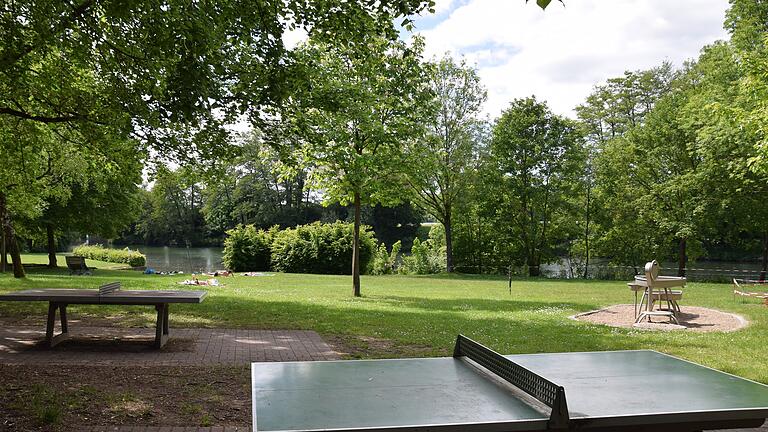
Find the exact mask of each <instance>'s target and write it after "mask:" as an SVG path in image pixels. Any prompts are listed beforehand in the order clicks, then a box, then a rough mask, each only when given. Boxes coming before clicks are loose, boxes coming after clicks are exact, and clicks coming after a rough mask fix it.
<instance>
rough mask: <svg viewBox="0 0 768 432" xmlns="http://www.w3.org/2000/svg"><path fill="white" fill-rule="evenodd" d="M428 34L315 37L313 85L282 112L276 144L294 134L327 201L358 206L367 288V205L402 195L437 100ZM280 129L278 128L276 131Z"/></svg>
mask: <svg viewBox="0 0 768 432" xmlns="http://www.w3.org/2000/svg"><path fill="white" fill-rule="evenodd" d="M422 47H423V42H422V41H421V40H420V39H416V40H415V42H414V43H413V44H412V45H410V46H409V45H407V44H405V43H404V42H391V41H388V40H386V39H371V40H370V41H369V42H368V43H367V44H366V46H365V47H363V48H356V47H348V48H344V49H339V48H336V47H334V46H332V45H328V44H324V43H319V42H312V41H311V42H310V43H309V44H307V45H305V46H304V47H303V49H302V50H301V54H300V55H301V56H302V63H305V64H307V65H309V67H308V68H307V70H306V74H307V76H306V77H307V79H306V85H305V86H303V87H302V88H300V89H297V91H296V92H295V93H294V94H292V95H291V98H290V99H289V100H288V101H287V103H286V104H285V105H284V109H283V110H282V111H281V112H280V115H281V119H282V124H281V127H280V128H279V131H280V133H281V135H282V136H279V137H278V138H277V139H278V141H277V142H276V145H280V144H284V143H285V142H286V141H287V140H291V139H293V140H294V142H293V143H292V144H291V145H292V146H294V147H293V148H294V149H295V151H294V158H295V159H296V160H297V161H299V162H300V163H301V164H302V165H304V166H306V167H307V168H308V169H309V175H308V178H307V180H308V183H309V184H310V185H311V186H312V187H313V188H315V189H318V190H321V191H323V196H324V199H325V202H326V203H332V202H339V203H341V204H352V205H353V206H354V247H353V256H352V285H353V293H354V295H355V296H359V295H360V272H361V269H360V260H359V250H360V248H359V236H360V210H361V207H362V206H363V205H364V204H368V205H375V204H394V203H396V202H397V201H399V200H400V199H401V198H402V196H403V193H402V178H401V173H402V172H403V169H404V167H405V165H406V164H405V160H404V157H405V155H406V154H407V152H405V151H403V150H404V146H406V145H408V144H409V142H411V141H412V140H413V139H415V138H418V137H419V136H420V135H421V134H422V126H421V125H422V124H423V120H424V118H425V116H426V115H428V114H429V112H428V108H429V106H430V103H431V99H432V97H431V92H430V91H429V87H428V82H427V75H426V73H425V70H424V66H423V64H422V62H421V51H422ZM274 134H275V131H273V139H275V138H274Z"/></svg>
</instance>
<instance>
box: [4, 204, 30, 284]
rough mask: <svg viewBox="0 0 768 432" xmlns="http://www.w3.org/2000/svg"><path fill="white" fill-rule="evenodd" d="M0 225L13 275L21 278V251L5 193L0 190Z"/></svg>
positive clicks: (22, 271)
mask: <svg viewBox="0 0 768 432" xmlns="http://www.w3.org/2000/svg"><path fill="white" fill-rule="evenodd" d="M0 225H1V226H2V229H3V233H4V234H5V239H6V243H7V244H8V251H9V252H10V253H11V261H13V277H15V278H23V277H24V276H25V274H24V266H23V265H22V264H21V252H19V244H18V243H17V242H16V231H15V230H14V229H13V225H12V224H11V215H10V214H8V208H7V206H6V201H5V194H4V193H2V192H0Z"/></svg>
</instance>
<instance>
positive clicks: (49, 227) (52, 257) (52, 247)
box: [45, 222, 58, 268]
mask: <svg viewBox="0 0 768 432" xmlns="http://www.w3.org/2000/svg"><path fill="white" fill-rule="evenodd" d="M45 233H46V235H47V236H48V267H49V268H56V267H58V265H57V263H56V236H54V230H53V224H52V223H50V222H49V223H47V224H45Z"/></svg>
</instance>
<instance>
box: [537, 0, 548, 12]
mask: <svg viewBox="0 0 768 432" xmlns="http://www.w3.org/2000/svg"><path fill="white" fill-rule="evenodd" d="M551 2H552V0H536V4H537V5H539V7H540V8H541V9H542V10H543V9H546V8H547V6H549V4H550V3H551Z"/></svg>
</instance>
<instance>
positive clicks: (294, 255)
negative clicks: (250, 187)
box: [272, 222, 375, 274]
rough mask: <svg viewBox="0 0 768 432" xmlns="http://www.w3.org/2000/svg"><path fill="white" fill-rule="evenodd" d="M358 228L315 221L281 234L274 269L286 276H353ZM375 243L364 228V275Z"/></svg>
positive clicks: (276, 242)
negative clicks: (298, 274) (295, 274)
mask: <svg viewBox="0 0 768 432" xmlns="http://www.w3.org/2000/svg"><path fill="white" fill-rule="evenodd" d="M353 230H354V225H353V224H351V223H344V222H334V223H330V224H322V223H320V222H315V223H312V224H309V225H300V226H297V227H296V228H288V229H286V230H284V231H280V232H278V233H277V235H276V236H275V239H274V242H273V243H272V268H273V269H275V270H276V271H281V272H286V273H319V274H352V264H351V262H352V243H353V239H354V237H353V235H354V231H353ZM374 249H375V241H374V239H373V233H372V232H371V231H370V228H368V227H363V228H361V229H360V272H361V273H365V272H366V271H367V270H368V264H369V263H370V260H371V257H372V256H373V251H374Z"/></svg>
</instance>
